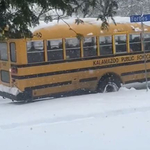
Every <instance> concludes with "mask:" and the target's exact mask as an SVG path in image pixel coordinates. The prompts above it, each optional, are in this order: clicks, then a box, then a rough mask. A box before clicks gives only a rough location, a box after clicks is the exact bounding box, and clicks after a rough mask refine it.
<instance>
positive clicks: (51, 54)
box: [47, 39, 63, 61]
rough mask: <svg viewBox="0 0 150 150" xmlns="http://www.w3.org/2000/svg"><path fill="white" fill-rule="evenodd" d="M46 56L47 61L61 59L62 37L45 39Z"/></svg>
mask: <svg viewBox="0 0 150 150" xmlns="http://www.w3.org/2000/svg"><path fill="white" fill-rule="evenodd" d="M47 57H48V61H55V60H62V59H63V44H62V39H57V40H49V41H47Z"/></svg>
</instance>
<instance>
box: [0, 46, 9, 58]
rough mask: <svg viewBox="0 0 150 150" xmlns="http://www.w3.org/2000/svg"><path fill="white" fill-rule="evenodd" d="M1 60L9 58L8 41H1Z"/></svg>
mask: <svg viewBox="0 0 150 150" xmlns="http://www.w3.org/2000/svg"><path fill="white" fill-rule="evenodd" d="M0 60H8V55H7V43H0Z"/></svg>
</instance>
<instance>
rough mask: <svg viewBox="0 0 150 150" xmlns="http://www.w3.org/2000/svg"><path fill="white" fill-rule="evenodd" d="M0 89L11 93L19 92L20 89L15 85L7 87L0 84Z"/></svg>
mask: <svg viewBox="0 0 150 150" xmlns="http://www.w3.org/2000/svg"><path fill="white" fill-rule="evenodd" d="M0 91H2V92H6V93H9V94H12V95H17V94H18V93H20V92H21V91H20V90H19V89H18V88H16V87H8V86H4V85H1V84H0Z"/></svg>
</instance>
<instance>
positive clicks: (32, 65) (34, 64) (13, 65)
mask: <svg viewBox="0 0 150 150" xmlns="http://www.w3.org/2000/svg"><path fill="white" fill-rule="evenodd" d="M146 53H149V52H146ZM137 54H144V53H143V52H136V53H126V54H113V55H107V56H96V57H88V58H79V59H70V60H58V61H53V62H40V63H31V64H23V65H17V64H11V67H17V68H25V67H35V66H42V65H50V64H58V63H66V62H76V61H78V62H80V61H84V60H94V59H102V58H114V57H119V56H126V55H129V56H130V55H137Z"/></svg>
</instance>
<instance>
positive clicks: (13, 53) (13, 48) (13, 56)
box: [10, 43, 16, 62]
mask: <svg viewBox="0 0 150 150" xmlns="http://www.w3.org/2000/svg"><path fill="white" fill-rule="evenodd" d="M10 59H11V62H16V44H15V43H10Z"/></svg>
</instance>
